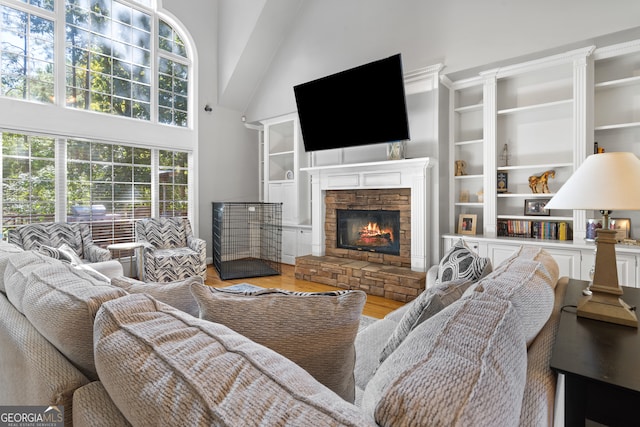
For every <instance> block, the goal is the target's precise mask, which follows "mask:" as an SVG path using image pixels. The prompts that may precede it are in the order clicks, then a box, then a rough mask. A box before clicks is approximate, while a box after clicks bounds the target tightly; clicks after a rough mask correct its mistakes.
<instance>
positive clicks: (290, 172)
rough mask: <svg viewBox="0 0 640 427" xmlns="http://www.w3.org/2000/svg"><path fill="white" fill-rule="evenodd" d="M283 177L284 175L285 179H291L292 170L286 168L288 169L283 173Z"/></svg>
mask: <svg viewBox="0 0 640 427" xmlns="http://www.w3.org/2000/svg"><path fill="white" fill-rule="evenodd" d="M284 177H285V178H286V179H289V180H291V179H293V171H292V170H288V171H286V172H285V173H284Z"/></svg>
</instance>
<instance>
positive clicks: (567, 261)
mask: <svg viewBox="0 0 640 427" xmlns="http://www.w3.org/2000/svg"><path fill="white" fill-rule="evenodd" d="M545 250H546V251H547V252H549V253H550V254H551V255H552V256H553V259H555V260H556V262H557V263H558V268H559V269H560V277H563V276H566V277H570V278H578V277H580V275H581V271H580V269H581V262H580V251H578V250H576V251H573V250H570V249H556V248H548V247H547V248H545Z"/></svg>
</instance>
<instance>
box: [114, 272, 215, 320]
mask: <svg viewBox="0 0 640 427" xmlns="http://www.w3.org/2000/svg"><path fill="white" fill-rule="evenodd" d="M111 284H112V285H114V286H118V287H120V288H122V289H124V290H126V291H127V292H129V293H130V294H148V295H151V296H152V297H154V298H155V299H157V300H158V301H162V302H163V303H165V304H169V305H170V306H172V307H175V308H177V309H178V310H182V311H184V312H185V313H189V314H190V315H192V316H196V317H198V315H199V313H200V309H199V308H198V303H197V302H196V299H195V297H194V296H193V294H192V293H191V285H194V286H196V285H200V286H204V280H202V277H200V276H195V277H190V278H188V279H185V280H179V281H176V282H162V283H155V282H149V283H145V282H141V281H139V280H136V279H132V278H130V277H125V276H120V277H114V278H113V279H111Z"/></svg>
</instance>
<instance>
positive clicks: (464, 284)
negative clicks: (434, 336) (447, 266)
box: [380, 279, 472, 363]
mask: <svg viewBox="0 0 640 427" xmlns="http://www.w3.org/2000/svg"><path fill="white" fill-rule="evenodd" d="M471 283H472V282H471V281H469V280H467V279H458V280H453V281H451V282H444V283H441V284H439V285H435V286H433V287H431V288H429V289H427V290H425V291H424V292H422V293H421V294H420V295H419V296H418V298H416V299H415V301H413V302H412V303H411V306H410V307H409V309H408V310H407V311H406V312H405V313H404V315H403V316H402V319H400V322H399V323H398V326H397V327H396V329H395V330H394V331H393V334H391V336H390V337H389V340H388V341H387V344H386V345H385V347H384V348H383V349H382V353H381V354H380V363H382V362H384V361H385V359H386V358H387V357H389V355H390V354H391V353H393V351H394V350H395V349H396V348H398V346H399V345H400V344H402V341H404V339H405V338H406V337H407V335H409V333H410V332H411V331H412V330H414V329H415V328H416V327H417V326H418V325H420V324H421V323H422V322H424V321H425V320H427V319H429V318H430V317H431V316H433V315H435V314H437V313H439V312H440V311H441V310H442V309H443V308H445V307H447V306H449V305H450V304H451V303H453V302H455V301H457V300H458V299H460V297H461V296H462V294H463V293H464V291H466V290H467V288H468V287H469V286H471Z"/></svg>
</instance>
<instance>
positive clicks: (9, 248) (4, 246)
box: [0, 240, 24, 294]
mask: <svg viewBox="0 0 640 427" xmlns="http://www.w3.org/2000/svg"><path fill="white" fill-rule="evenodd" d="M22 252H24V250H23V249H22V248H20V247H19V246H16V245H14V244H13V243H7V242H5V241H4V240H0V292H3V293H5V294H6V293H7V290H6V288H5V286H4V272H5V270H6V269H7V265H8V264H9V258H10V257H11V256H12V255H14V254H18V253H22Z"/></svg>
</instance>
